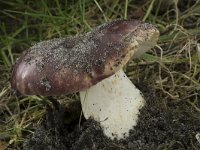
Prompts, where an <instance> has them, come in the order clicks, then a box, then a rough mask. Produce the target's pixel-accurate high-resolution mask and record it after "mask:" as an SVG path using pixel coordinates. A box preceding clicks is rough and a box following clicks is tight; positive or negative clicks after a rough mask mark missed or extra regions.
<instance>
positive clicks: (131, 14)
mask: <svg viewBox="0 0 200 150" xmlns="http://www.w3.org/2000/svg"><path fill="white" fill-rule="evenodd" d="M165 2H167V1H165ZM177 2H178V1H177V0H171V1H168V3H170V5H169V7H167V5H166V4H165V5H163V4H162V2H161V0H150V1H141V2H139V3H138V2H137V3H136V2H135V1H134V0H132V1H131V0H125V1H120V0H116V1H112V0H72V1H62V2H61V1H59V0H52V1H51V2H50V1H47V0H41V1H28V0H12V1H0V8H1V9H0V73H1V75H0V115H1V116H0V117H1V119H0V121H1V123H0V136H5V137H9V138H10V140H9V143H10V144H14V145H17V144H19V143H20V142H21V141H23V138H24V135H25V134H27V133H29V132H33V131H32V128H33V123H39V122H41V119H42V116H43V115H44V112H45V109H44V105H43V98H42V97H37V96H29V97H22V96H21V97H16V95H15V94H14V93H13V92H12V90H11V88H10V84H9V78H10V72H11V69H12V65H13V64H14V63H15V61H16V59H17V58H18V57H19V56H20V54H21V53H22V52H23V51H25V50H26V49H27V48H29V47H30V46H31V45H33V44H34V43H36V42H39V41H42V40H46V39H51V38H55V37H63V36H72V35H78V34H81V33H85V32H87V31H89V30H91V29H92V28H93V27H95V26H97V25H99V24H101V23H104V22H107V21H111V20H114V19H116V18H128V19H132V18H138V19H141V20H143V21H146V22H150V23H153V24H156V25H157V27H158V29H159V30H160V32H161V36H160V40H159V42H158V46H157V47H156V48H154V49H153V50H151V51H150V52H148V53H147V54H145V55H144V56H143V57H142V58H141V59H140V60H137V61H134V60H131V61H130V62H129V63H128V66H127V67H126V73H127V74H128V76H129V77H130V79H132V80H133V82H137V81H138V80H144V81H145V82H148V83H149V84H151V85H153V86H154V87H155V89H156V92H157V93H159V95H161V96H162V97H163V101H165V103H166V108H167V109H173V108H171V107H170V106H169V104H171V103H181V102H183V101H185V102H186V103H187V105H185V106H184V108H182V107H181V108H180V107H179V106H178V105H177V107H176V110H177V111H179V110H180V111H187V112H190V113H191V116H193V117H195V118H199V119H200V92H199V91H200V64H199V62H200V57H198V56H200V54H199V53H200V52H199V51H198V50H197V43H199V42H200V19H199V16H200V1H199V0H196V1H195V0H191V1H182V2H181V1H179V3H177ZM183 3H184V4H183ZM163 6H164V7H163ZM59 99H60V101H61V102H62V103H64V102H65V103H68V102H70V101H72V100H74V99H79V98H78V95H68V96H63V97H60V98H59ZM172 111H175V110H172Z"/></svg>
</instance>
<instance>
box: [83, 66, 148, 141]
mask: <svg viewBox="0 0 200 150" xmlns="http://www.w3.org/2000/svg"><path fill="white" fill-rule="evenodd" d="M80 98H81V104H82V109H83V114H84V116H85V118H86V119H88V118H90V117H91V118H93V119H94V120H95V121H97V122H100V125H101V127H102V129H103V131H104V134H105V135H106V136H107V137H109V138H111V139H114V138H116V139H118V140H119V139H123V138H125V137H127V136H128V135H129V131H130V130H131V129H133V127H134V126H135V125H136V124H137V120H138V115H139V110H140V109H141V108H142V107H143V106H144V104H145V100H144V98H143V96H142V94H141V92H140V91H139V90H138V89H137V88H136V87H135V86H134V85H133V84H132V82H131V81H130V80H129V78H128V77H127V76H126V74H125V73H124V72H123V70H120V71H118V72H117V73H116V74H114V75H112V76H111V77H109V78H107V79H104V80H103V81H101V82H99V83H98V84H96V85H94V86H92V87H91V88H89V89H87V90H86V91H81V92H80Z"/></svg>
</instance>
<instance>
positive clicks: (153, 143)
mask: <svg viewBox="0 0 200 150" xmlns="http://www.w3.org/2000/svg"><path fill="white" fill-rule="evenodd" d="M139 89H140V90H141V91H142V92H143V94H144V96H145V99H146V106H145V107H144V108H143V109H142V110H141V114H140V117H139V121H138V124H137V126H136V127H135V128H134V130H132V131H130V136H129V137H128V138H127V139H125V140H120V141H117V140H115V141H111V140H110V139H108V138H106V137H105V136H104V135H103V132H102V130H101V127H100V126H99V124H98V123H97V122H95V121H93V120H92V119H89V120H87V121H86V120H85V119H84V118H82V120H81V124H79V116H80V110H81V106H80V103H79V102H75V103H74V104H72V105H71V106H69V107H68V109H66V108H64V107H63V106H61V105H60V106H59V108H51V107H48V108H47V115H46V119H44V121H43V123H42V124H40V125H39V126H36V128H35V132H34V134H32V135H29V136H28V137H27V139H26V140H25V142H24V143H23V146H22V147H23V149H25V150H70V149H71V150H100V149H104V150H124V149H130V150H140V149H141V150H149V149H153V150H154V149H173V150H174V149H183V150H184V149H190V150H199V149H200V143H199V142H198V141H197V139H196V138H195V135H196V134H197V133H199V132H200V121H199V120H198V119H197V118H198V117H196V118H195V117H194V116H190V113H187V111H184V105H185V103H184V102H181V103H178V104H173V106H167V107H166V104H164V100H162V99H161V98H159V96H158V95H159V94H158V93H156V92H155V91H154V90H152V89H153V88H152V87H148V86H146V85H145V84H144V85H142V86H139ZM150 89H151V91H149V90H150ZM176 105H179V106H176ZM180 105H183V107H180ZM171 107H173V109H170V108H171ZM176 107H177V108H178V107H179V108H183V110H182V111H180V110H179V111H176V109H174V108H176ZM66 118H72V119H67V121H66Z"/></svg>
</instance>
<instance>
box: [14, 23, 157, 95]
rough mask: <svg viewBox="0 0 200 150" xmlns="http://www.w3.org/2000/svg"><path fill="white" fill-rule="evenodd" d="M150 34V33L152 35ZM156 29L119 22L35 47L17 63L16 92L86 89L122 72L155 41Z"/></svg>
mask: <svg viewBox="0 0 200 150" xmlns="http://www.w3.org/2000/svg"><path fill="white" fill-rule="evenodd" d="M150 33H151V34H150ZM152 33H158V31H157V29H156V28H155V27H154V26H152V25H150V24H147V23H143V22H141V21H138V20H116V21H113V22H110V23H105V24H103V25H101V26H98V27H97V28H95V29H94V30H92V31H91V32H88V33H86V34H85V35H81V36H78V37H68V38H55V39H52V40H47V41H43V42H40V43H38V44H35V45H34V46H32V47H31V48H29V49H28V51H27V52H26V53H24V54H23V55H22V56H21V57H20V58H19V59H18V61H17V62H16V64H15V66H14V68H13V71H12V76H11V85H12V87H13V89H15V90H16V91H18V92H19V93H21V94H23V95H43V96H54V95H61V94H69V93H74V92H78V91H81V90H85V89H87V88H89V87H91V86H92V85H94V84H96V83H98V82H99V81H101V80H103V79H105V78H107V77H109V76H111V75H113V74H114V73H115V72H117V71H118V70H120V69H121V68H122V67H123V66H124V65H125V64H126V63H127V62H128V60H129V59H130V58H131V57H132V56H133V55H134V53H135V52H136V51H137V49H138V46H139V42H141V41H148V40H152V38H151V36H152Z"/></svg>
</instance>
